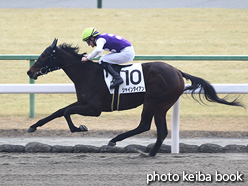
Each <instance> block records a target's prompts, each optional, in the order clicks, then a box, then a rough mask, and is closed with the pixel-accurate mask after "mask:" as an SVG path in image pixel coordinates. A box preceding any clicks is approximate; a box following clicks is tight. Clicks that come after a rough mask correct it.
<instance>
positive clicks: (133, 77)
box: [104, 63, 146, 94]
mask: <svg viewBox="0 0 248 186" xmlns="http://www.w3.org/2000/svg"><path fill="white" fill-rule="evenodd" d="M120 76H121V77H122V79H123V81H124V82H123V83H122V84H121V85H119V87H117V90H115V89H110V83H111V81H112V79H113V78H112V76H111V75H107V74H106V71H105V70H104V78H105V83H106V85H107V87H108V89H109V92H110V94H116V93H117V94H129V93H138V92H146V87H145V82H144V76H143V69H142V66H141V63H134V64H132V65H131V66H126V67H123V68H122V69H121V71H120Z"/></svg>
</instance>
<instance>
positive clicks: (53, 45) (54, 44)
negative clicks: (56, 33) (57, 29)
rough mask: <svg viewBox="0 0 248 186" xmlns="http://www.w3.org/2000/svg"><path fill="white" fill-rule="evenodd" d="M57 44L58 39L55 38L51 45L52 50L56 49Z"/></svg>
mask: <svg viewBox="0 0 248 186" xmlns="http://www.w3.org/2000/svg"><path fill="white" fill-rule="evenodd" d="M57 42H58V39H56V38H55V39H54V40H53V43H52V45H51V47H52V49H55V47H56V46H57Z"/></svg>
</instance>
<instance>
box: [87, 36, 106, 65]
mask: <svg viewBox="0 0 248 186" xmlns="http://www.w3.org/2000/svg"><path fill="white" fill-rule="evenodd" d="M105 43H106V40H105V39H104V38H99V39H98V40H97V41H96V48H95V49H94V50H93V51H92V52H91V53H90V54H89V55H88V56H87V58H88V59H89V60H90V59H93V58H95V57H99V56H100V55H101V54H102V51H103V46H104V45H105Z"/></svg>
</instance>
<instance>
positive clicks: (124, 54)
mask: <svg viewBox="0 0 248 186" xmlns="http://www.w3.org/2000/svg"><path fill="white" fill-rule="evenodd" d="M134 56H135V52H134V48H133V46H129V47H126V48H124V49H122V50H121V52H119V53H113V52H111V53H108V54H106V55H103V56H102V57H101V58H100V59H99V64H101V63H102V62H107V63H110V64H122V63H128V62H131V61H132V60H133V59H134Z"/></svg>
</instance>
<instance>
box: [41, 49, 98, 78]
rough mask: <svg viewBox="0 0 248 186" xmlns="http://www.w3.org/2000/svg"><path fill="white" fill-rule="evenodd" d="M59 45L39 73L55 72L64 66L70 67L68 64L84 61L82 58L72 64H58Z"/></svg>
mask: <svg viewBox="0 0 248 186" xmlns="http://www.w3.org/2000/svg"><path fill="white" fill-rule="evenodd" d="M57 49H58V47H57V48H56V49H54V50H53V51H52V53H51V54H50V56H49V58H50V60H49V62H48V63H47V65H46V66H45V67H41V68H40V70H39V73H40V75H45V74H47V73H49V72H53V71H55V70H60V69H61V68H64V67H68V66H71V65H75V64H78V63H82V61H81V60H79V61H75V62H73V63H71V64H67V65H63V66H59V65H58V61H57V56H58V50H57ZM86 63H87V62H86ZM93 64H94V65H95V66H96V67H97V68H100V69H102V67H99V66H98V65H97V64H95V63H94V62H93Z"/></svg>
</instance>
